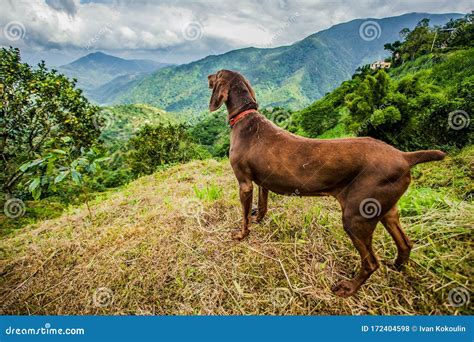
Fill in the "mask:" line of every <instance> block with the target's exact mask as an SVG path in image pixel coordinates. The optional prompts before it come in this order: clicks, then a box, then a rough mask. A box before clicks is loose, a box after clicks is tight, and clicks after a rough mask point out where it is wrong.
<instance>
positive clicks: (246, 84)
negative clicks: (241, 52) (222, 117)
mask: <svg viewBox="0 0 474 342" xmlns="http://www.w3.org/2000/svg"><path fill="white" fill-rule="evenodd" d="M242 78H243V79H244V83H245V86H246V87H247V89H248V90H249V92H250V95H251V96H252V97H253V100H254V101H255V102H257V98H256V96H255V92H254V91H253V89H252V86H251V85H250V82H249V81H248V80H247V79H246V78H245V77H242Z"/></svg>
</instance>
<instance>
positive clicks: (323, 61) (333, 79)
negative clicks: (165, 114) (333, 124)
mask: <svg viewBox="0 0 474 342" xmlns="http://www.w3.org/2000/svg"><path fill="white" fill-rule="evenodd" d="M299 15H302V14H299ZM460 16H461V15H460V14H452V13H450V14H427V13H410V14H405V15H402V16H398V17H391V18H384V19H358V20H353V21H350V22H348V23H344V24H339V25H336V26H333V27H331V28H330V29H327V30H324V31H321V32H318V33H315V34H313V35H311V36H309V37H307V38H305V39H303V40H301V41H299V42H296V43H294V44H292V45H289V46H283V47H278V48H271V49H262V48H246V49H240V50H234V51H230V52H228V53H226V54H223V55H218V56H208V57H206V58H204V59H202V60H199V61H196V62H193V63H190V64H185V65H180V66H175V67H168V68H164V69H160V70H158V71H157V72H155V73H153V74H151V75H148V76H145V77H143V78H139V79H135V80H132V81H130V82H124V83H123V86H122V87H117V84H115V83H114V84H111V85H110V86H111V87H114V92H113V93H111V92H108V91H107V89H106V88H107V86H105V87H102V88H101V90H100V92H98V93H97V97H96V98H95V100H96V101H98V102H102V103H113V102H115V103H148V104H151V105H154V106H157V107H159V108H163V109H165V110H167V111H193V112H199V111H201V110H204V109H205V108H206V105H207V102H208V101H207V97H208V89H207V84H206V77H207V75H208V74H210V73H213V72H215V71H216V70H219V69H223V68H227V69H233V70H239V71H240V72H242V73H243V74H244V75H245V76H246V77H248V78H249V80H250V81H251V83H252V85H253V86H254V88H255V90H256V91H257V94H258V101H259V103H260V104H261V105H262V106H269V105H271V106H285V107H290V108H293V109H295V108H302V107H304V106H305V105H308V104H310V103H311V102H313V101H314V100H316V99H318V98H321V97H322V96H323V95H324V94H326V93H327V92H329V91H331V90H333V89H334V88H335V87H337V86H338V85H339V84H340V83H341V82H342V81H344V80H345V79H348V78H350V77H351V75H352V74H353V72H354V71H355V69H356V68H357V67H358V66H360V65H362V64H365V63H368V62H372V61H373V60H375V59H379V58H381V57H382V56H383V55H386V53H384V48H383V46H384V44H385V43H387V42H392V41H394V40H397V39H400V37H399V32H400V30H402V29H403V28H405V27H408V28H414V27H415V25H416V24H417V23H418V22H419V21H420V20H421V19H422V18H429V19H430V21H431V24H433V25H438V24H443V23H445V22H447V21H448V20H449V19H450V18H457V17H460ZM297 20H298V14H294V15H293V16H289V18H288V21H289V23H288V24H289V25H291V22H292V21H293V22H294V21H297ZM104 94H106V96H104Z"/></svg>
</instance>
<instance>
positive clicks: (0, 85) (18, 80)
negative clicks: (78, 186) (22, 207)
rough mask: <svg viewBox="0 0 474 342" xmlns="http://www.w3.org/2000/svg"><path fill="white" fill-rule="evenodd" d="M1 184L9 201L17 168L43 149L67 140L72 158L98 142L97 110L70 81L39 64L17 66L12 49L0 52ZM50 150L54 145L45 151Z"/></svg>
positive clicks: (17, 176)
mask: <svg viewBox="0 0 474 342" xmlns="http://www.w3.org/2000/svg"><path fill="white" fill-rule="evenodd" d="M0 99H1V101H0V103H1V104H0V106H1V107H0V168H1V169H2V170H3V172H2V173H1V174H0V183H1V184H2V191H3V192H4V193H6V195H7V196H10V195H11V194H12V192H13V191H14V190H15V189H16V186H17V185H18V184H19V182H20V180H21V179H22V178H23V177H24V176H25V172H24V171H22V170H21V169H20V166H21V165H22V164H24V163H26V162H29V161H31V160H34V159H38V158H40V157H41V155H42V153H43V152H44V148H45V144H46V142H49V141H60V138H61V137H66V136H67V137H70V138H71V139H73V141H74V143H75V145H74V147H73V151H72V153H73V155H75V156H76V157H77V156H79V155H80V153H81V148H87V147H90V146H91V145H92V144H93V143H94V142H95V141H96V140H97V138H98V137H99V134H100V127H99V125H100V122H99V120H98V119H97V114H98V111H99V108H98V107H96V106H93V105H91V104H90V103H89V102H88V101H87V99H86V98H85V97H84V96H82V94H81V91H80V90H77V89H75V81H72V82H71V81H70V80H68V79H67V78H66V77H65V76H63V75H61V74H58V73H57V72H56V71H55V70H48V69H47V68H46V66H45V64H44V62H41V63H40V64H38V66H37V67H36V68H32V67H31V66H30V65H28V64H26V63H22V62H21V57H20V51H19V50H18V49H15V48H11V47H10V48H8V49H6V48H2V49H1V50H0ZM49 148H54V146H49Z"/></svg>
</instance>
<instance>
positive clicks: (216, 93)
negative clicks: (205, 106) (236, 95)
mask: <svg viewBox="0 0 474 342" xmlns="http://www.w3.org/2000/svg"><path fill="white" fill-rule="evenodd" d="M207 79H208V81H209V88H212V95H211V101H210V102H209V110H210V111H211V112H213V111H216V110H218V109H219V108H220V107H221V106H222V104H223V103H224V102H225V101H227V97H228V96H229V83H228V82H227V81H226V80H224V79H222V78H221V77H218V76H217V75H209V76H207Z"/></svg>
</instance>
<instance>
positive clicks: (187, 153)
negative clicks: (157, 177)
mask: <svg viewBox="0 0 474 342" xmlns="http://www.w3.org/2000/svg"><path fill="white" fill-rule="evenodd" d="M207 155H208V153H207V152H206V151H205V150H204V149H203V148H202V147H200V146H198V145H197V144H196V143H195V142H194V140H193V139H192V138H191V136H190V134H189V132H188V130H187V127H186V126H185V125H184V124H179V125H164V124H158V125H156V126H150V125H146V126H144V127H143V128H141V129H140V131H138V133H137V134H136V135H135V136H134V137H132V138H131V139H130V141H129V152H128V155H127V157H126V159H127V162H128V164H129V165H130V168H131V169H132V172H133V173H134V174H135V175H137V176H140V175H148V174H151V173H153V172H154V171H156V170H157V169H158V167H160V166H165V165H169V164H173V163H183V162H187V161H189V160H191V159H199V158H202V157H206V156H207Z"/></svg>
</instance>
